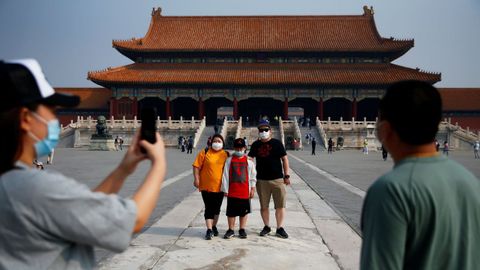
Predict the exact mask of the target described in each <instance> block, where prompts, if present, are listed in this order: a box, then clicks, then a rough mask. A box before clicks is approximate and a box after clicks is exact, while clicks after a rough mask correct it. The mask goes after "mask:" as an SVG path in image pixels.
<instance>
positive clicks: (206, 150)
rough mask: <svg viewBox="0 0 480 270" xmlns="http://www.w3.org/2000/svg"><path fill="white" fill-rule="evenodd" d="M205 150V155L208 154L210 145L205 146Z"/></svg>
mask: <svg viewBox="0 0 480 270" xmlns="http://www.w3.org/2000/svg"><path fill="white" fill-rule="evenodd" d="M203 151H205V155H206V154H207V152H208V147H205V149H203Z"/></svg>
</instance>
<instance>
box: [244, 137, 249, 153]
mask: <svg viewBox="0 0 480 270" xmlns="http://www.w3.org/2000/svg"><path fill="white" fill-rule="evenodd" d="M243 140H245V153H247V150H248V140H247V137H243Z"/></svg>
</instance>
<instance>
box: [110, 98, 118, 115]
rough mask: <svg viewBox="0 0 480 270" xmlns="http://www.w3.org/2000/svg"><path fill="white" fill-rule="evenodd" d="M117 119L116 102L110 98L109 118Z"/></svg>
mask: <svg viewBox="0 0 480 270" xmlns="http://www.w3.org/2000/svg"><path fill="white" fill-rule="evenodd" d="M112 116H113V117H115V118H117V100H116V99H115V98H114V97H112V98H110V117H112Z"/></svg>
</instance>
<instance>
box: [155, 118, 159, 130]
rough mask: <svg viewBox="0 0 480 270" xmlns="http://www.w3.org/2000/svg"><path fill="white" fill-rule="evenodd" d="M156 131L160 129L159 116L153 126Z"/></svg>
mask: <svg viewBox="0 0 480 270" xmlns="http://www.w3.org/2000/svg"><path fill="white" fill-rule="evenodd" d="M155 126H156V127H157V129H160V116H157V123H156V124H155Z"/></svg>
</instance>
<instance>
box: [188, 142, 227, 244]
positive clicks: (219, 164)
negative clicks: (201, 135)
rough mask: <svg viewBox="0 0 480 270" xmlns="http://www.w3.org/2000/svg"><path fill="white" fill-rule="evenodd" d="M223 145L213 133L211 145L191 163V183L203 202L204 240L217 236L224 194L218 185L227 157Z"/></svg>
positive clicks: (220, 181)
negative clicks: (205, 228) (192, 177)
mask: <svg viewBox="0 0 480 270" xmlns="http://www.w3.org/2000/svg"><path fill="white" fill-rule="evenodd" d="M223 146H224V140H223V137H222V135H220V134H215V135H213V137H212V145H211V147H209V148H206V149H202V151H200V152H199V153H198V155H197V158H196V159H195V162H193V164H192V165H193V176H194V180H193V185H194V186H195V187H196V188H198V189H199V190H200V191H201V192H202V199H203V203H204V204H205V215H204V216H205V224H206V225H207V232H206V234H205V239H206V240H211V239H212V236H218V230H217V222H218V216H219V214H220V207H221V206H222V202H223V196H224V194H223V192H221V191H220V187H221V184H222V174H223V166H224V165H225V161H226V160H227V158H228V152H227V151H225V150H223Z"/></svg>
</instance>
